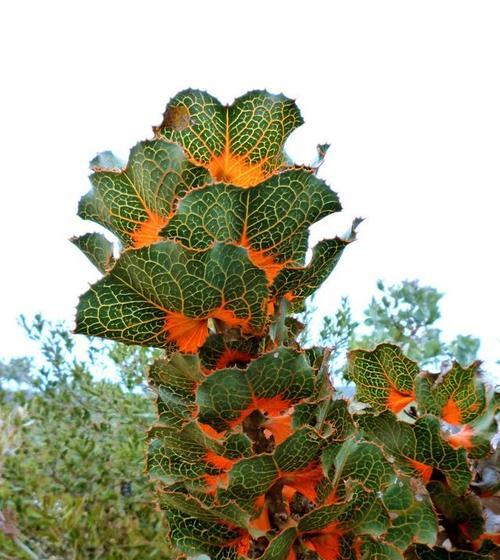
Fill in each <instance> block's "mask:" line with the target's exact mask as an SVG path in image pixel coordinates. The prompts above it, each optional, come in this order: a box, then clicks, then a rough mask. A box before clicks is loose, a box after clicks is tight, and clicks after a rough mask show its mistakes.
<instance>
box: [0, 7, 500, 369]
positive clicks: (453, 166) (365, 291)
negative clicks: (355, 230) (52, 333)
mask: <svg viewBox="0 0 500 560" xmlns="http://www.w3.org/2000/svg"><path fill="white" fill-rule="evenodd" d="M499 29H500V3H499V2H498V1H495V0H492V1H483V0H470V1H460V0H451V1H445V0H431V1H427V0H419V2H413V1H405V0H395V1H385V0H377V1H373V0H367V1H356V0H351V1H342V2H341V1H332V0H328V1H319V0H318V1H313V0H308V1H301V2H295V1H291V0H286V1H282V0H278V1H276V0H275V1H273V0H266V1H261V0H247V1H240V2H237V1H234V0H233V1H222V0H219V1H216V0H213V1H211V2H210V1H207V0H204V1H195V0H190V1H187V0H186V1H184V2H166V1H163V2H161V1H157V2H153V1H147V0H141V1H140V2H139V1H136V2H128V1H124V0H120V1H110V0H100V1H89V0H85V1H83V0H77V1H73V2H68V1H64V2H62V1H61V2H55V1H51V0H44V1H43V2H39V1H34V0H33V1H23V0H16V1H15V2H4V3H2V7H1V8H0V53H1V55H0V56H1V74H0V75H1V77H2V86H1V89H0V95H1V103H0V135H1V140H0V141H1V152H0V153H1V162H2V173H1V189H2V196H1V220H0V228H1V240H2V253H3V256H2V273H1V275H0V298H1V301H0V303H1V305H0V331H1V332H0V334H1V338H0V340H1V343H0V357H10V356H15V355H20V354H23V353H25V352H27V351H28V349H29V346H28V345H27V343H26V341H25V338H24V335H23V333H22V331H21V330H20V328H18V327H17V325H16V317H17V316H18V315H19V314H20V313H25V314H28V315H32V314H34V313H35V312H37V311H40V312H42V313H43V314H44V315H46V316H47V317H49V318H52V319H59V318H60V319H65V320H72V315H73V311H74V307H75V305H76V302H77V299H78V295H79V294H80V293H82V292H83V291H84V290H86V288H87V286H88V283H89V282H93V281H95V280H96V279H97V277H98V275H97V273H96V271H95V270H94V269H93V267H92V265H90V264H89V263H88V262H87V260H86V259H85V257H84V256H83V255H82V254H80V253H79V252H78V250H77V249H76V248H74V247H73V246H72V245H71V244H70V243H69V242H68V238H69V237H70V236H71V235H73V234H76V233H83V232H84V231H91V230H92V229H95V228H93V226H92V224H85V223H83V222H82V221H81V220H79V218H77V217H76V214H75V212H76V206H77V202H78V199H79V198H80V196H81V195H82V194H84V193H85V192H86V191H87V190H88V188H89V184H88V179H87V175H88V161H89V160H90V159H91V158H92V157H93V156H94V155H95V154H96V152H99V151H103V150H107V149H111V150H113V151H114V152H115V153H117V154H119V155H121V156H122V157H126V156H127V154H128V150H129V148H130V147H132V146H133V145H134V144H135V143H136V142H137V141H138V140H141V139H145V138H148V137H150V136H151V127H152V126H153V125H155V124H159V123H160V121H161V115H162V113H163V110H164V107H165V104H166V103H167V101H168V100H169V98H170V97H171V96H173V95H174V94H175V93H176V92H177V91H179V90H181V89H184V88H186V87H196V88H202V89H206V90H208V91H209V92H210V93H212V94H214V95H216V96H217V97H219V99H221V100H222V101H224V102H227V103H229V102H231V101H232V100H233V98H234V97H236V96H238V95H240V94H242V93H244V92H245V91H247V90H249V89H264V88H266V89H268V90H269V91H271V92H273V93H279V92H283V93H285V94H286V95H288V96H289V97H292V98H295V99H296V100H297V103H298V105H299V106H300V108H301V110H302V114H303V116H304V118H305V121H306V124H305V125H304V126H302V127H301V128H300V129H298V130H297V131H296V132H295V133H294V134H293V136H292V138H291V139H290V141H289V143H288V145H287V148H288V151H289V153H290V154H291V156H292V157H293V159H295V160H296V161H300V162H310V161H311V160H312V159H313V158H314V156H315V146H316V144H317V143H323V142H329V143H331V145H332V148H331V151H330V152H329V154H328V158H327V161H326V163H325V164H324V166H323V167H322V169H321V174H320V176H321V177H322V178H324V179H325V180H327V182H328V183H329V184H330V185H331V186H332V187H333V188H334V189H335V190H336V191H337V192H338V193H339V195H340V197H341V200H342V202H343V205H344V212H343V216H342V217H340V216H335V217H334V218H333V219H332V220H330V221H329V222H328V223H321V224H319V225H318V226H317V227H316V228H315V231H314V235H313V238H314V239H313V240H317V239H320V238H322V237H323V236H330V235H331V234H332V233H338V232H342V231H344V230H345V229H346V228H347V226H348V224H349V223H350V221H351V220H352V218H353V217H355V216H363V217H365V218H366V221H365V222H364V223H363V225H362V226H361V228H360V233H359V240H358V241H357V242H356V243H355V244H353V245H352V246H351V247H349V249H348V250H347V251H346V253H345V254H344V256H343V258H342V260H341V263H340V264H339V266H338V268H337V270H336V271H335V272H334V274H333V275H332V276H331V278H330V279H329V280H328V281H327V283H326V284H325V285H324V287H323V288H322V290H321V294H320V299H319V302H320V307H321V311H322V312H325V313H327V312H333V311H334V310H335V307H336V305H337V304H338V300H339V297H340V296H341V295H343V294H345V295H348V296H349V297H350V298H351V299H352V301H353V303H354V307H355V310H356V312H359V311H360V310H361V309H363V307H364V306H365V305H366V303H367V302H368V301H369V299H370V297H371V296H372V294H373V293H374V291H375V282H376V279H377V278H382V279H385V280H387V281H389V282H397V281H400V280H402V279H405V278H408V279H413V278H419V279H420V280H421V281H422V282H423V283H426V284H429V285H432V286H435V287H436V288H438V289H439V290H441V291H442V292H445V294H446V296H445V298H444V300H443V305H442V313H443V320H442V321H441V323H440V326H441V327H442V328H443V330H444V333H445V335H446V337H449V338H451V337H453V336H454V335H455V334H458V333H470V334H473V335H475V336H478V337H480V338H481V340H482V349H481V358H483V359H484V360H486V366H487V368H488V369H489V370H490V371H493V370H494V368H495V367H497V368H498V366H495V365H494V362H495V360H496V359H498V358H500V329H499V317H500V299H499V296H498V291H499V286H500V282H499V280H500V275H499V251H498V246H499V241H500V218H499V202H500V196H499V188H500V161H499V159H500V158H499V155H500V33H499ZM497 371H498V370H497Z"/></svg>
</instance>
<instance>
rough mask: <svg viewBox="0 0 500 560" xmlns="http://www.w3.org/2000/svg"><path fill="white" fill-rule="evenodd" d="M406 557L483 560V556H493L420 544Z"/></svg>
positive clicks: (413, 559) (416, 558)
mask: <svg viewBox="0 0 500 560" xmlns="http://www.w3.org/2000/svg"><path fill="white" fill-rule="evenodd" d="M406 558H408V560H481V558H483V559H490V560H491V556H485V555H483V554H476V553H475V552H467V551H465V550H456V551H449V550H446V549H445V548H439V547H435V548H429V547H428V546H425V545H420V544H417V545H415V546H413V547H411V548H410V549H409V550H408V551H407V553H406Z"/></svg>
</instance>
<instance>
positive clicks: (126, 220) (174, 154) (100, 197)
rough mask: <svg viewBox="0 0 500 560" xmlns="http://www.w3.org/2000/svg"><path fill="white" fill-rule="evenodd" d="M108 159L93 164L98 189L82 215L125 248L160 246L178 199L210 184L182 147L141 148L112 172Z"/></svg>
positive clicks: (84, 200) (143, 144) (141, 145)
mask: <svg viewBox="0 0 500 560" xmlns="http://www.w3.org/2000/svg"><path fill="white" fill-rule="evenodd" d="M107 159H108V158H106V159H105V160H103V158H101V159H100V160H99V161H98V162H96V161H95V160H93V162H92V164H94V163H96V165H92V168H93V169H94V170H95V171H94V173H93V174H92V175H91V176H90V182H91V183H92V190H91V191H90V192H89V193H87V194H86V195H85V196H83V197H82V199H81V200H80V204H79V207H78V215H79V216H80V217H81V218H83V219H84V220H92V221H94V222H97V223H98V224H100V225H102V226H104V227H105V228H106V229H108V230H109V231H111V232H112V233H113V234H115V235H116V236H117V237H118V238H119V239H120V241H121V242H122V243H123V244H124V246H125V247H128V246H133V247H136V248H139V247H144V246H146V245H148V244H150V243H153V242H155V241H158V240H159V239H160V237H159V232H160V230H161V228H162V227H164V226H165V224H166V222H167V220H168V217H169V216H170V214H171V213H172V211H173V209H174V205H175V202H176V201H177V199H178V197H180V196H182V195H183V194H185V193H186V192H187V191H189V190H191V189H192V188H194V187H197V186H200V185H202V184H205V183H206V182H207V180H208V175H207V173H206V171H205V170H204V169H202V168H197V167H195V166H194V165H193V164H192V163H190V162H189V161H188V160H187V159H186V156H185V155H184V152H183V151H182V149H181V148H180V147H179V146H176V145H175V144H170V143H168V142H164V141H161V140H153V141H147V142H141V143H139V144H137V145H136V146H135V147H134V148H133V149H132V150H131V152H130V157H129V161H128V164H127V166H126V168H125V169H120V168H118V169H117V168H115V167H111V168H110V167H109V161H107ZM97 164H98V165H97ZM103 164H104V165H103Z"/></svg>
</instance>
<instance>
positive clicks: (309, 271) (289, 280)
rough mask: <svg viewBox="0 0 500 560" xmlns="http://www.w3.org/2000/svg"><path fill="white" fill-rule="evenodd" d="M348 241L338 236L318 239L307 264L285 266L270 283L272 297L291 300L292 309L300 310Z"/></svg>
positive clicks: (330, 270) (331, 268)
mask: <svg viewBox="0 0 500 560" xmlns="http://www.w3.org/2000/svg"><path fill="white" fill-rule="evenodd" d="M350 242H351V240H345V239H341V238H340V237H336V238H335V239H324V240H323V241H320V242H319V243H318V244H317V245H316V246H315V247H314V249H313V254H312V257H311V261H310V262H309V264H307V265H306V266H303V267H296V268H285V269H283V270H282V271H281V272H280V273H279V274H278V276H277V277H276V279H275V280H274V283H273V285H272V293H273V295H274V297H275V298H276V299H278V298H280V297H286V298H287V299H288V300H289V301H291V302H292V310H295V309H297V310H300V306H301V305H302V303H303V301H304V300H305V299H306V298H307V297H309V296H310V295H312V294H313V293H314V292H315V291H316V290H317V289H318V288H319V286H321V284H322V283H323V282H324V281H325V280H326V279H327V278H328V276H329V275H330V273H331V272H332V270H333V269H334V268H335V266H336V265H337V263H338V261H339V259H340V257H341V255H342V253H343V251H344V249H345V247H347V245H349V243H350Z"/></svg>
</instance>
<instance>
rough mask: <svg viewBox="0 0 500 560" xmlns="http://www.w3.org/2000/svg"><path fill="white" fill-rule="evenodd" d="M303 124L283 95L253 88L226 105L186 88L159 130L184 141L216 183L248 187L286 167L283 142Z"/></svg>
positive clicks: (172, 102) (164, 135) (169, 107)
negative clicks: (229, 104) (253, 89)
mask: <svg viewBox="0 0 500 560" xmlns="http://www.w3.org/2000/svg"><path fill="white" fill-rule="evenodd" d="M302 122H303V121H302V117H301V116H300V113H299V110H298V108H297V106H296V105H295V103H294V102H293V101H291V100H290V99H287V98H286V97H284V96H283V95H272V94H270V93H267V92H265V91H252V92H249V93H246V94H245V95H243V96H241V97H239V98H238V99H236V100H235V102H234V103H233V104H232V105H231V106H229V107H228V106H223V105H222V104H221V103H220V102H219V101H218V100H217V99H216V98H215V97H213V96H211V95H209V94H208V93H206V92H203V91H198V90H185V91H182V92H180V93H178V94H177V95H176V96H175V97H174V98H172V99H171V100H170V102H169V104H168V105H167V108H166V111H165V114H164V116H163V122H162V124H161V125H160V126H159V127H157V128H156V129H155V133H156V137H158V138H163V139H166V140H171V141H173V142H176V143H178V144H179V145H181V146H182V147H183V148H184V149H185V151H186V153H187V155H188V157H189V159H190V160H191V161H193V162H194V163H196V164H197V165H202V166H204V167H206V168H207V169H209V171H210V174H211V175H212V177H213V178H214V180H215V181H222V182H226V183H231V184H233V185H237V186H242V187H249V186H253V185H256V184H257V183H260V182H261V181H263V180H264V179H266V178H267V177H268V176H269V175H271V174H272V173H274V172H276V171H277V170H279V169H280V168H282V167H283V165H284V162H285V157H284V154H283V144H284V143H285V140H286V139H287V137H288V136H289V134H290V133H291V132H292V131H293V130H294V129H295V128H296V127H297V126H299V125H301V124H302Z"/></svg>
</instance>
